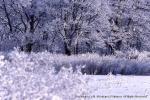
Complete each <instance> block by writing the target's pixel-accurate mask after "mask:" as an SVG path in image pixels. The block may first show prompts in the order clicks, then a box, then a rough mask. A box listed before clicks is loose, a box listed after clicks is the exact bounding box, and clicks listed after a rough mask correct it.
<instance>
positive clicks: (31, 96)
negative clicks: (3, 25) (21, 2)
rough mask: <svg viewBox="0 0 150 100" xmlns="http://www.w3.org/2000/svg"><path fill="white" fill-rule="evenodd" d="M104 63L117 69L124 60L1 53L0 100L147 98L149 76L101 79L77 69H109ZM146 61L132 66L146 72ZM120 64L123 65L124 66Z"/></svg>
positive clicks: (149, 82) (146, 99) (131, 99)
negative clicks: (91, 67) (88, 66)
mask: <svg viewBox="0 0 150 100" xmlns="http://www.w3.org/2000/svg"><path fill="white" fill-rule="evenodd" d="M85 58H86V59H85ZM146 59H147V60H146ZM107 60H108V61H109V62H110V63H109V64H108V65H112V66H115V65H117V66H118V67H119V65H121V63H120V64H118V62H119V61H126V60H116V59H115V58H113V57H111V58H109V57H99V56H98V55H93V56H90V55H80V56H71V57H67V56H64V55H55V54H50V53H47V52H43V53H37V54H36V53H32V54H25V53H23V52H21V53H20V52H18V51H13V52H11V53H8V54H3V53H1V55H0V100H149V99H150V95H149V94H150V77H149V76H122V75H116V76H114V75H111V74H110V75H105V76H103V75H83V74H82V73H81V68H85V66H86V65H84V64H87V65H90V66H92V65H97V66H98V64H101V63H102V62H103V65H105V66H106V69H107V68H108V69H109V66H108V65H106V64H105V63H106V62H107ZM97 61H98V62H99V63H98V62H97ZM104 61H106V62H104ZM148 61H149V58H145V59H143V60H142V59H141V60H139V59H138V60H135V61H134V63H133V64H134V65H138V66H140V65H143V64H144V69H148V68H149V67H148V66H149V62H148ZM137 62H138V63H137ZM141 62H142V63H141ZM144 62H145V63H144ZM146 62H147V63H146ZM113 63H114V64H113ZM126 63H127V62H126ZM135 63H137V64H135ZM123 64H124V66H125V63H123ZM133 64H132V63H131V62H130V64H128V67H129V68H128V69H130V68H131V69H132V67H134V66H132V65H133ZM75 65H76V66H75ZM74 66H75V67H74ZM60 67H61V68H60ZM100 68H104V67H100ZM137 68H138V67H137ZM140 68H142V67H140ZM137 70H138V69H137ZM127 71H128V70H127ZM129 71H132V70H129Z"/></svg>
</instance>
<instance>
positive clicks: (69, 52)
mask: <svg viewBox="0 0 150 100" xmlns="http://www.w3.org/2000/svg"><path fill="white" fill-rule="evenodd" d="M64 49H65V54H66V55H68V56H70V55H71V51H70V49H69V48H68V45H67V43H66V42H64Z"/></svg>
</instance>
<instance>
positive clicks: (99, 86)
mask: <svg viewBox="0 0 150 100" xmlns="http://www.w3.org/2000/svg"><path fill="white" fill-rule="evenodd" d="M88 78H89V83H88V86H89V90H90V89H92V92H91V93H90V95H86V98H88V99H87V100H150V77H148V76H112V75H107V76H88ZM104 96H106V97H104ZM82 98H85V97H82Z"/></svg>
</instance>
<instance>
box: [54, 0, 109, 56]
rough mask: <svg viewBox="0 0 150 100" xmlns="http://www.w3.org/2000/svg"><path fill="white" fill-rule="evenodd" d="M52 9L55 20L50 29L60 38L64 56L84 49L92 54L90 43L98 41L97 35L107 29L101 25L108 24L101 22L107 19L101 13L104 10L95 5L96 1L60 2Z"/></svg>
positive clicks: (71, 0)
mask: <svg viewBox="0 0 150 100" xmlns="http://www.w3.org/2000/svg"><path fill="white" fill-rule="evenodd" d="M99 3H102V2H99ZM54 9H55V11H56V15H55V16H56V19H55V20H53V23H52V26H53V27H52V29H53V30H54V31H55V32H56V33H57V34H58V36H60V37H61V42H62V43H63V45H64V52H65V54H67V55H71V54H78V53H79V52H80V49H81V48H82V50H83V49H84V47H86V48H88V50H87V52H92V45H93V43H92V42H94V41H98V39H99V38H98V35H99V36H101V35H102V33H103V30H104V28H105V29H106V27H107V26H105V27H104V26H102V24H105V25H107V24H108V23H107V21H106V20H105V21H106V22H104V21H103V20H104V19H103V18H104V17H105V18H107V15H106V14H105V13H104V12H101V11H102V10H104V8H103V7H100V5H97V1H96V0H94V1H93V0H60V1H59V2H57V3H56V4H55V5H54ZM102 29H103V30H102ZM95 35H97V38H95V37H96V36H95ZM94 36H95V37H94Z"/></svg>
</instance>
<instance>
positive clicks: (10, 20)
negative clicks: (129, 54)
mask: <svg viewBox="0 0 150 100" xmlns="http://www.w3.org/2000/svg"><path fill="white" fill-rule="evenodd" d="M149 10H150V2H149V0H144V1H141V0H136V1H134V0H132V1H131V0H0V50H1V51H6V50H11V49H13V47H19V48H20V50H21V51H25V52H32V51H33V52H40V51H43V50H47V51H49V52H52V53H63V54H66V55H72V54H80V53H99V54H105V55H109V54H115V53H116V51H123V52H124V51H127V50H130V49H133V48H134V49H137V50H139V51H143V50H149V49H150V46H149V44H150V43H149V39H150V36H149V32H150V28H149V25H150V24H149V22H150V12H149Z"/></svg>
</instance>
